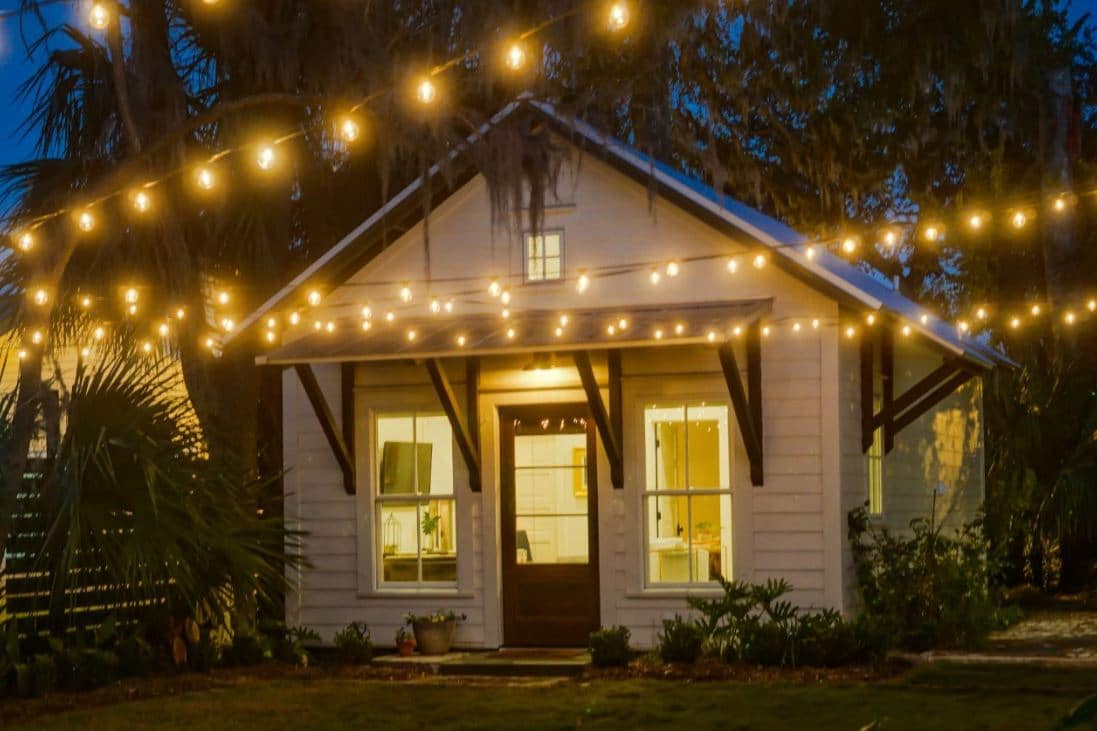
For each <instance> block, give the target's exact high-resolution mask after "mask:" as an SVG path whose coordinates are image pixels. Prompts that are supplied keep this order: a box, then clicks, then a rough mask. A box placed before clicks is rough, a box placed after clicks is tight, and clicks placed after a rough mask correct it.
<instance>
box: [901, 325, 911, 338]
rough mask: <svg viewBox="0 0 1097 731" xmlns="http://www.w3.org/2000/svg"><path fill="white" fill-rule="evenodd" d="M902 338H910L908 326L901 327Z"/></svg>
mask: <svg viewBox="0 0 1097 731" xmlns="http://www.w3.org/2000/svg"><path fill="white" fill-rule="evenodd" d="M903 337H910V325H903Z"/></svg>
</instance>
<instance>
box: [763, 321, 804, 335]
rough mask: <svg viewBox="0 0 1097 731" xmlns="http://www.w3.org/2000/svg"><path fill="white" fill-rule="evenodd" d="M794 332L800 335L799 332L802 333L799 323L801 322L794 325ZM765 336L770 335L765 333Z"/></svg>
mask: <svg viewBox="0 0 1097 731" xmlns="http://www.w3.org/2000/svg"><path fill="white" fill-rule="evenodd" d="M766 329H767V330H768V329H769V328H766ZM792 331H793V332H794V333H798V332H800V323H799V322H794V323H792ZM763 334H765V335H769V333H768V332H767V333H763Z"/></svg>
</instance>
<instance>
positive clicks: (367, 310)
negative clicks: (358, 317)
mask: <svg viewBox="0 0 1097 731" xmlns="http://www.w3.org/2000/svg"><path fill="white" fill-rule="evenodd" d="M362 319H363V320H371V319H373V308H372V307H370V306H369V305H366V306H365V307H363V308H362Z"/></svg>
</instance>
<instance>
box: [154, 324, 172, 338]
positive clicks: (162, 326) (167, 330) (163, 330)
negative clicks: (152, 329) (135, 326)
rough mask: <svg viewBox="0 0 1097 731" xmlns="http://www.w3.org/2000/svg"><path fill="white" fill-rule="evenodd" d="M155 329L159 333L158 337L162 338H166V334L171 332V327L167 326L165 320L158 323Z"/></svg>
mask: <svg viewBox="0 0 1097 731" xmlns="http://www.w3.org/2000/svg"><path fill="white" fill-rule="evenodd" d="M157 331H158V332H159V333H160V337H162V338H166V337H167V336H168V335H170V334H171V328H169V327H168V324H167V323H166V322H162V323H160V327H159V328H157Z"/></svg>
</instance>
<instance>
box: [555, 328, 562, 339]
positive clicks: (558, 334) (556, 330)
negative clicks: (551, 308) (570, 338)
mask: <svg viewBox="0 0 1097 731" xmlns="http://www.w3.org/2000/svg"><path fill="white" fill-rule="evenodd" d="M553 333H554V334H555V335H556V337H561V336H562V335H563V334H564V328H562V327H558V328H556V329H555V330H553Z"/></svg>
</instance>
